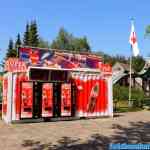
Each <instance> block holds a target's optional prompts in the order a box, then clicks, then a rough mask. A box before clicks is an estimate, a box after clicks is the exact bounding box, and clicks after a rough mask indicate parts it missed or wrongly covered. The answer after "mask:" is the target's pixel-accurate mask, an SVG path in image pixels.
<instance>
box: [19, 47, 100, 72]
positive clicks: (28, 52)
mask: <svg viewBox="0 0 150 150" xmlns="http://www.w3.org/2000/svg"><path fill="white" fill-rule="evenodd" d="M19 58H20V60H22V61H25V62H26V64H27V66H44V67H50V68H64V69H73V68H99V64H100V62H101V58H100V57H98V56H96V55H92V54H71V53H66V52H59V51H53V50H48V49H47V50H44V49H39V48H30V47H20V48H19Z"/></svg>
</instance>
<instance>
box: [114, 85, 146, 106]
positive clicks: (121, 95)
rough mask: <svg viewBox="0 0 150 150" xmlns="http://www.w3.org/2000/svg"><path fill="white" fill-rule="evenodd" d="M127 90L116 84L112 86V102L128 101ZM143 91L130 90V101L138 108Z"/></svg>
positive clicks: (142, 97) (142, 98)
mask: <svg viewBox="0 0 150 150" xmlns="http://www.w3.org/2000/svg"><path fill="white" fill-rule="evenodd" d="M128 97H129V88H128V87H125V86H120V85H118V84H116V85H114V86H113V100H114V101H128ZM144 97H145V95H144V91H143V90H141V89H136V88H132V90H131V100H133V101H134V104H135V105H137V106H140V105H141V103H142V101H143V100H144Z"/></svg>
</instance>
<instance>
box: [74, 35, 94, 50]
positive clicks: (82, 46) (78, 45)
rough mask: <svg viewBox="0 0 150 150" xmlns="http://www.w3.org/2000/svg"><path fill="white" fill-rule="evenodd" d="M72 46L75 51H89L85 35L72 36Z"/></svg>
mask: <svg viewBox="0 0 150 150" xmlns="http://www.w3.org/2000/svg"><path fill="white" fill-rule="evenodd" d="M73 47H74V50H75V51H82V52H90V49H91V48H90V45H89V43H88V41H87V38H86V37H83V38H74V42H73Z"/></svg>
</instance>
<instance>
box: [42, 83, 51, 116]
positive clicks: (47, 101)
mask: <svg viewBox="0 0 150 150" xmlns="http://www.w3.org/2000/svg"><path fill="white" fill-rule="evenodd" d="M52 116H53V84H52V83H43V86H42V117H52Z"/></svg>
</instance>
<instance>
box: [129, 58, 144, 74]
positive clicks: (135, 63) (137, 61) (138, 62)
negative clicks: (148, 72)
mask: <svg viewBox="0 0 150 150" xmlns="http://www.w3.org/2000/svg"><path fill="white" fill-rule="evenodd" d="M144 65H145V60H144V58H143V57H142V56H138V57H132V67H133V69H134V70H135V71H136V72H140V71H141V70H142V69H143V67H144Z"/></svg>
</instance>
